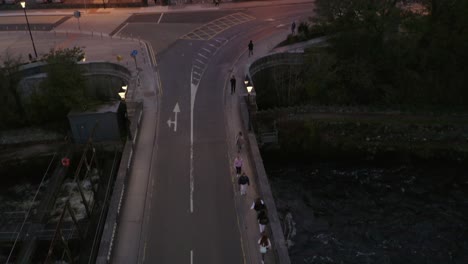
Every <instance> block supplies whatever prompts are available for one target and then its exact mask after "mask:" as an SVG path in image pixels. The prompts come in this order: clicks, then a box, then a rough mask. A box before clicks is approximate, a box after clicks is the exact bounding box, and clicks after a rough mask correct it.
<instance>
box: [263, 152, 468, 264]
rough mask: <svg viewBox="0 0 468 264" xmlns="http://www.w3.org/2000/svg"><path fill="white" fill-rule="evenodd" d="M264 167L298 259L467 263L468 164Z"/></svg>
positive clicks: (381, 263) (271, 163)
mask: <svg viewBox="0 0 468 264" xmlns="http://www.w3.org/2000/svg"><path fill="white" fill-rule="evenodd" d="M265 167H266V170H267V172H268V175H269V178H270V183H271V186H272V189H273V193H274V196H275V202H276V205H277V207H278V210H279V212H280V217H282V222H283V226H284V228H285V231H286V232H287V238H289V243H290V248H289V253H290V256H291V260H292V263H294V264H298V263H301V264H302V263H379V264H384V263H405V264H411V263H434V264H439V263H460V264H461V263H468V168H467V166H462V165H454V164H447V163H444V164H442V163H439V162H431V163H429V162H428V163H424V164H422V163H418V164H411V165H408V164H405V165H403V164H393V165H391V166H389V165H385V166H383V165H378V164H376V163H372V164H371V163H361V164H358V163H352V164H350V163H349V162H348V163H344V162H332V163H329V162H328V163H325V162H316V163H311V164H303V163H300V164H299V163H294V164H292V163H290V164H282V165H281V166H278V162H274V161H272V160H269V159H268V158H265ZM288 213H289V214H288ZM288 215H289V216H288ZM288 218H289V220H288Z"/></svg>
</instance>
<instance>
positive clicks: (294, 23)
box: [291, 21, 296, 35]
mask: <svg viewBox="0 0 468 264" xmlns="http://www.w3.org/2000/svg"><path fill="white" fill-rule="evenodd" d="M291 33H292V34H293V35H294V34H295V33H296V21H293V22H292V25H291Z"/></svg>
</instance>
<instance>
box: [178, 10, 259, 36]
mask: <svg viewBox="0 0 468 264" xmlns="http://www.w3.org/2000/svg"><path fill="white" fill-rule="evenodd" d="M254 19H255V17H253V16H249V15H247V14H244V13H234V14H230V15H227V16H224V17H221V18H218V19H216V20H213V21H211V22H209V23H207V24H204V25H202V26H200V27H198V28H196V29H194V30H192V31H191V32H189V33H187V34H185V35H183V36H182V37H180V38H181V39H190V40H210V39H212V38H213V37H215V36H216V35H218V34H219V33H221V32H223V31H225V30H226V29H228V28H230V27H232V26H235V25H239V24H242V23H245V22H248V21H251V20H254Z"/></svg>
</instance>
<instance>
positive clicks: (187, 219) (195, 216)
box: [117, 5, 311, 264]
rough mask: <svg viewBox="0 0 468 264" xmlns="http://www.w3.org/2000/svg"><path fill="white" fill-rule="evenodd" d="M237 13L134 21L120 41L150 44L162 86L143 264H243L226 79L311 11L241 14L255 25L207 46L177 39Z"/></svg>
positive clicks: (298, 8) (292, 9) (223, 32)
mask: <svg viewBox="0 0 468 264" xmlns="http://www.w3.org/2000/svg"><path fill="white" fill-rule="evenodd" d="M233 12H239V10H233V11H220V12H203V13H200V12H198V13H184V14H164V15H161V14H147V15H137V16H132V17H130V18H129V19H128V20H127V21H126V22H125V25H124V26H123V27H122V28H121V29H120V30H119V32H118V33H117V34H121V35H133V36H135V35H138V36H140V37H141V38H142V39H145V40H148V41H149V42H150V43H151V45H152V46H153V48H155V49H156V54H157V61H158V65H159V66H158V71H159V75H160V79H161V83H162V87H161V88H162V96H161V98H160V99H161V100H160V120H159V124H158V131H157V133H158V134H157V139H156V141H157V144H156V149H155V151H154V153H156V154H155V157H154V159H153V160H154V164H153V169H152V175H151V177H152V179H153V181H152V182H153V184H152V186H150V188H151V191H150V192H151V205H150V208H151V212H150V215H149V222H148V227H147V228H146V230H148V232H147V233H146V234H145V236H146V239H145V243H144V245H145V250H144V263H161V264H163V263H176V264H177V263H203V264H210V263H213V264H217V263H228V264H230V263H232V264H239V263H245V259H244V251H243V249H242V248H241V234H240V231H239V227H238V223H237V213H236V210H235V205H234V188H235V186H236V185H235V184H233V182H232V179H231V165H230V161H229V158H228V143H227V137H226V133H227V131H226V129H225V122H226V120H225V116H224V103H223V102H224V101H223V98H224V87H225V84H226V80H227V79H226V78H228V76H229V75H230V73H229V71H230V70H231V68H232V66H233V64H234V62H235V60H236V58H237V57H238V56H239V55H240V54H242V53H243V52H245V50H246V48H247V43H248V41H249V40H250V39H253V40H254V43H255V41H256V39H259V38H261V37H262V36H265V35H268V34H271V33H272V32H273V31H274V30H277V28H278V26H281V27H282V26H285V25H288V26H289V23H290V21H291V20H294V17H295V16H297V17H299V16H302V17H303V16H305V14H310V13H311V8H309V9H308V10H305V9H304V8H303V6H301V5H298V6H286V7H285V6H282V7H269V8H259V9H257V10H256V9H250V10H248V11H247V10H244V11H242V12H244V13H246V14H248V15H249V16H252V17H255V18H257V19H255V20H251V21H248V22H245V23H243V24H240V25H234V26H232V27H227V28H225V29H223V30H220V33H219V34H217V35H216V36H214V37H213V38H212V39H210V40H191V39H179V37H180V36H182V35H185V34H187V33H189V32H190V31H192V30H194V29H195V28H199V27H200V26H202V25H203V24H204V23H207V22H209V21H212V20H214V19H218V18H221V17H223V16H227V15H229V14H232V13H233ZM208 30H209V29H207V31H208ZM161 37H162V39H163V40H161ZM238 82H239V83H242V80H239V81H238ZM176 105H177V107H176ZM174 110H177V111H176V112H177V113H176V112H175V111H174ZM178 110H180V112H179V111H178ZM192 114H193V116H192ZM176 118H177V125H176V127H175V121H176ZM191 120H193V123H192V121H191ZM192 124H193V128H192ZM233 133H235V132H233Z"/></svg>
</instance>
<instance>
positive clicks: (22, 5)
mask: <svg viewBox="0 0 468 264" xmlns="http://www.w3.org/2000/svg"><path fill="white" fill-rule="evenodd" d="M20 4H21V7H22V8H23V11H24V17H25V18H26V24H27V25H28V30H29V36H30V37H31V42H32V45H33V49H34V55H36V59H37V51H36V45H34V39H33V36H32V33H31V27H30V26H29V20H28V15H27V14H26V2H25V1H21V2H20Z"/></svg>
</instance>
